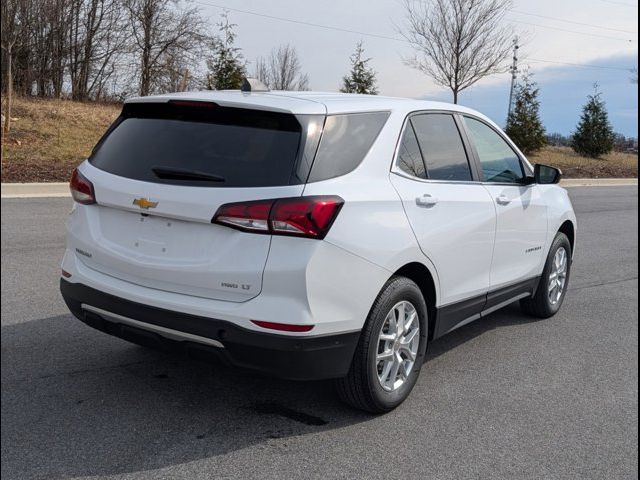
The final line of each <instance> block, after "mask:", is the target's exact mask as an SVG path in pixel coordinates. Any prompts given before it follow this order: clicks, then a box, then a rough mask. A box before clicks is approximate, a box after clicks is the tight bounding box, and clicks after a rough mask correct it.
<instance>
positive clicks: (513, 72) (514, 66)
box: [507, 36, 520, 116]
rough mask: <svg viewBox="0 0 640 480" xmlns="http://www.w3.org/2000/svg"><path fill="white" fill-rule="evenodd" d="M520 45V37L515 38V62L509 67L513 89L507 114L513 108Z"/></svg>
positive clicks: (510, 93) (510, 92)
mask: <svg viewBox="0 0 640 480" xmlns="http://www.w3.org/2000/svg"><path fill="white" fill-rule="evenodd" d="M519 48H520V46H519V45H518V37H517V36H516V37H514V38H513V63H512V64H511V67H510V68H509V71H510V72H511V90H510V91H509V111H508V113H507V116H509V115H511V110H512V108H513V90H514V89H515V87H516V80H517V79H518V49H519Z"/></svg>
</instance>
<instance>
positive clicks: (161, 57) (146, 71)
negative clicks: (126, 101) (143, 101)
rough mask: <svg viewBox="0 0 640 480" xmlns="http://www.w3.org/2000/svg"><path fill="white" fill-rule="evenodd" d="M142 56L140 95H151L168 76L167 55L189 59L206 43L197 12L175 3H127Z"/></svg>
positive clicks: (139, 0) (153, 0) (148, 0)
mask: <svg viewBox="0 0 640 480" xmlns="http://www.w3.org/2000/svg"><path fill="white" fill-rule="evenodd" d="M124 2H125V6H126V8H127V10H128V12H129V16H130V23H131V27H132V30H133V40H134V44H135V45H134V46H135V50H136V53H137V55H139V60H138V63H139V67H138V70H139V75H140V80H139V85H140V89H139V93H140V95H143V96H144V95H149V94H151V93H152V92H153V91H154V89H157V88H158V86H159V84H161V83H163V76H164V75H165V74H166V69H165V68H164V67H166V64H167V55H168V54H169V52H171V54H170V56H171V57H172V59H173V60H175V57H176V55H185V56H189V55H191V54H192V53H193V52H195V51H196V50H200V49H201V45H202V43H203V42H204V41H205V36H204V35H203V33H202V31H203V22H202V19H201V17H200V15H199V14H198V11H197V9H182V8H181V7H180V2H178V1H173V0H124Z"/></svg>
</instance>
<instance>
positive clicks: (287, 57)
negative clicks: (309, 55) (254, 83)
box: [254, 45, 309, 90]
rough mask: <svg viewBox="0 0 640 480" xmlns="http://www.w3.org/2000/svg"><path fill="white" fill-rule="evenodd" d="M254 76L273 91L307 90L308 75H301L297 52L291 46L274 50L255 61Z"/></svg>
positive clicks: (282, 46)
mask: <svg viewBox="0 0 640 480" xmlns="http://www.w3.org/2000/svg"><path fill="white" fill-rule="evenodd" d="M254 76H255V77H256V78H258V79H259V80H260V81H261V82H262V83H264V84H265V85H267V86H268V87H269V88H271V89H273V90H309V75H307V74H306V73H302V64H301V62H300V58H299V57H298V52H297V50H296V49H295V47H293V46H291V45H281V46H279V47H277V48H274V49H273V50H272V51H271V53H270V54H269V56H268V57H267V58H266V59H264V58H262V57H260V58H258V59H257V60H256V66H255V71H254Z"/></svg>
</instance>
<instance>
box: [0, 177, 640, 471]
mask: <svg viewBox="0 0 640 480" xmlns="http://www.w3.org/2000/svg"><path fill="white" fill-rule="evenodd" d="M571 195H572V197H573V199H574V203H575V206H576V209H577V211H578V216H579V221H580V230H581V232H580V244H579V253H578V256H577V260H576V263H575V269H574V277H573V283H572V287H571V291H570V293H569V294H568V296H567V299H566V303H565V306H564V309H563V311H562V312H561V313H560V314H559V315H558V316H557V317H555V318H553V319H550V320H546V321H532V320H531V319H528V318H526V317H524V316H522V315H521V314H520V313H519V310H518V309H517V308H516V307H513V308H509V309H507V310H505V311H503V312H500V313H497V314H494V315H492V316H491V317H489V318H488V319H486V320H484V321H481V322H479V323H475V324H472V325H469V326H467V327H464V328H462V329H460V330H458V331H456V332H454V333H452V334H450V335H449V336H447V337H445V338H443V339H441V340H438V341H437V342H436V343H434V344H433V346H432V348H431V352H430V355H429V360H428V363H427V365H426V366H425V369H424V370H423V374H422V376H421V378H420V380H419V382H418V384H417V386H416V388H415V390H414V391H413V394H412V396H411V397H410V398H409V400H408V401H407V402H406V403H405V404H404V405H403V406H402V407H400V408H398V409H397V410H396V411H394V412H392V413H390V414H388V415H385V416H380V417H373V416H369V415H365V414H363V413H359V412H355V411H353V410H350V409H349V408H346V407H344V406H342V405H341V404H340V403H338V402H337V400H336V399H335V397H334V395H333V392H332V388H331V384H330V383H328V382H321V383H300V384H298V383H292V382H284V381H276V380H270V379H264V378H259V377H253V376H237V375H235V374H232V373H229V372H228V371H225V370H224V369H223V368H221V367H219V366H210V365H207V364H201V363H194V362H189V361H186V360H182V359H179V358H174V357H172V356H169V355H165V354H162V353H157V352H151V351H147V350H144V349H142V348H140V347H136V346H133V345H129V344H127V343H125V342H123V341H121V340H118V339H116V338H111V337H108V336H106V335H104V334H101V333H98V332H96V331H93V330H91V329H90V328H88V327H86V326H84V325H83V324H81V323H80V322H78V321H77V320H75V319H73V318H72V317H71V316H70V315H69V314H68V313H67V311H66V309H65V307H64V304H63V302H62V300H61V299H60V297H59V295H58V286H57V283H58V271H59V270H58V261H59V259H60V256H61V253H62V249H63V225H62V224H63V220H64V217H65V214H66V211H67V210H68V209H69V206H70V203H69V200H68V199H32V200H23V199H20V200H2V477H3V479H10V478H11V479H14V478H15V479H26V478H47V479H49V478H76V477H89V476H91V477H93V476H96V477H98V478H136V479H138V478H188V479H200V478H203V479H204V478H234V479H235V478H237V479H249V478H276V477H279V478H349V479H351V478H358V477H363V476H365V475H366V477H367V478H384V479H388V478H392V477H402V478H421V479H425V478H452V479H460V478H483V479H484V478H535V479H538V478H545V479H565V478H594V479H595V478H598V479H602V478H615V479H621V478H637V473H638V457H637V447H638V440H637V433H638V426H637V425H638V304H637V302H638V236H637V229H638V189H637V187H617V188H604V187H603V188H586V189H572V190H571Z"/></svg>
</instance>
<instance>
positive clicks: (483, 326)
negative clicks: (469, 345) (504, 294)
mask: <svg viewBox="0 0 640 480" xmlns="http://www.w3.org/2000/svg"><path fill="white" fill-rule="evenodd" d="M541 321H543V320H541V319H539V318H535V317H531V316H528V315H525V314H524V313H522V311H521V310H520V306H519V304H518V302H515V303H512V304H511V305H509V306H507V307H505V308H503V309H502V310H498V311H497V312H494V313H492V314H490V315H488V316H486V317H484V318H481V319H479V320H476V321H474V322H471V323H469V324H467V325H465V326H463V327H460V328H458V329H456V330H454V331H452V332H450V333H448V334H446V335H444V336H443V337H440V338H439V339H437V340H434V341H433V342H431V343H430V344H429V349H428V351H427V357H426V361H427V362H428V361H429V360H432V359H435V358H437V357H439V356H440V355H442V354H444V353H446V352H448V351H450V350H453V349H454V348H456V347H457V346H458V345H461V344H463V343H466V342H469V341H470V340H473V339H474V338H476V337H479V336H480V335H482V334H484V333H486V332H488V331H491V330H495V329H497V328H501V327H508V326H517V325H525V324H527V323H535V322H541Z"/></svg>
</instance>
